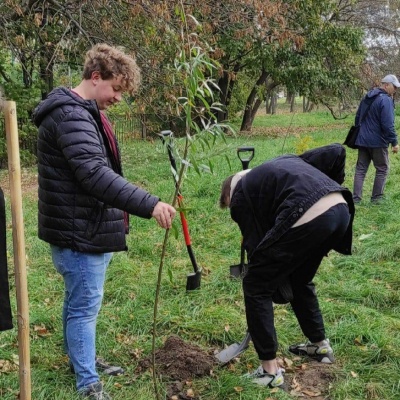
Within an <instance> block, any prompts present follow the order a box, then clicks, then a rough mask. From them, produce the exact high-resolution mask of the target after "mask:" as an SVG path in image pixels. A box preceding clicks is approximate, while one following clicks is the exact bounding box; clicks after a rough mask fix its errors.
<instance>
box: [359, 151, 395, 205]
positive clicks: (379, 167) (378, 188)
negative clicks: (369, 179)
mask: <svg viewBox="0 0 400 400" xmlns="http://www.w3.org/2000/svg"><path fill="white" fill-rule="evenodd" d="M371 161H372V163H373V164H374V167H375V179H374V186H373V188H372V194H371V200H372V201H376V200H380V199H381V198H382V197H383V190H384V189H385V184H386V178H387V176H388V174H389V150H388V148H387V147H383V148H380V147H379V148H367V147H360V148H359V149H358V158H357V164H356V172H355V174H354V191H353V198H354V200H355V201H360V200H361V198H362V190H363V186H364V180H365V176H366V174H367V171H368V168H369V165H370V164H371Z"/></svg>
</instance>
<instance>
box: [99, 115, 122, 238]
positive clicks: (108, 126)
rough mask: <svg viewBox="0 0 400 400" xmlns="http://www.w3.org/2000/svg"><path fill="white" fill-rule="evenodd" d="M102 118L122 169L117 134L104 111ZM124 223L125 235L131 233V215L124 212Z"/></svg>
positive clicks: (111, 147) (116, 159) (114, 153)
mask: <svg viewBox="0 0 400 400" xmlns="http://www.w3.org/2000/svg"><path fill="white" fill-rule="evenodd" d="M100 116H101V123H102V124H103V128H104V132H105V133H106V136H107V139H108V144H109V145H110V149H111V152H112V155H113V157H114V159H115V162H116V163H117V164H119V167H120V168H121V161H120V157H119V151H118V145H117V138H116V137H115V133H114V130H113V128H112V125H111V122H110V121H109V120H108V118H107V117H106V115H105V114H104V113H103V112H102V111H100ZM124 222H125V233H129V214H128V213H127V212H126V211H124Z"/></svg>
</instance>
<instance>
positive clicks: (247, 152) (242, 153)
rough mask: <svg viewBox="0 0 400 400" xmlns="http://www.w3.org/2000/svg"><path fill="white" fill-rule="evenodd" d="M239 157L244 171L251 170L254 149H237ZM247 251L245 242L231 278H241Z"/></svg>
mask: <svg viewBox="0 0 400 400" xmlns="http://www.w3.org/2000/svg"><path fill="white" fill-rule="evenodd" d="M237 155H238V157H239V160H240V161H241V162H242V169H243V171H244V170H246V169H248V168H249V163H250V161H251V160H252V159H253V157H254V147H252V146H242V147H239V148H238V149H237ZM244 258H245V250H244V247H243V240H242V243H241V245H240V264H235V265H231V266H230V267H229V275H230V277H231V278H240V276H241V275H242V273H243V269H244V267H245V261H244Z"/></svg>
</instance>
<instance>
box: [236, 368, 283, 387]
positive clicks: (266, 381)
mask: <svg viewBox="0 0 400 400" xmlns="http://www.w3.org/2000/svg"><path fill="white" fill-rule="evenodd" d="M284 372H285V370H284V369H283V368H279V370H278V372H277V373H276V375H274V374H269V373H268V372H265V371H264V369H263V367H262V365H260V366H259V367H258V368H257V369H256V370H255V371H254V372H251V373H248V374H245V375H243V377H244V378H249V379H251V380H252V382H254V383H257V385H261V386H268V387H270V388H274V387H277V386H281V385H283V382H284V381H285V380H284V378H283V373H284Z"/></svg>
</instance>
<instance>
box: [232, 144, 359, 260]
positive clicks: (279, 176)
mask: <svg viewBox="0 0 400 400" xmlns="http://www.w3.org/2000/svg"><path fill="white" fill-rule="evenodd" d="M345 157H346V152H345V149H344V148H343V146H342V145H340V144H332V145H328V146H324V147H320V148H317V149H313V150H310V151H307V152H306V153H304V154H302V155H300V156H296V155H284V156H280V157H277V158H274V159H272V160H269V161H267V162H265V163H263V164H261V165H259V166H258V167H255V168H253V169H252V170H251V171H250V172H249V173H248V174H247V175H245V176H244V177H243V178H242V179H241V180H240V181H239V182H238V184H237V185H236V188H235V189H234V191H233V194H232V199H231V204H230V211H231V217H232V219H233V220H234V221H235V222H236V223H237V224H238V225H239V228H240V230H241V233H242V236H243V245H244V248H245V249H246V251H247V253H248V255H249V261H251V258H252V257H253V256H255V255H256V254H257V252H258V251H263V250H265V249H266V248H267V247H269V246H271V245H272V244H273V243H275V242H276V241H277V240H279V238H280V237H282V235H283V234H285V232H287V231H288V230H289V229H290V228H291V227H292V226H293V224H294V223H295V222H296V221H298V220H299V219H300V218H301V216H302V215H303V214H304V213H305V212H306V211H307V210H308V209H309V208H310V207H311V206H312V205H313V204H315V203H316V202H317V201H318V200H320V199H321V198H322V197H323V196H325V195H327V194H328V193H332V192H341V193H342V194H343V196H344V198H345V200H346V202H347V203H348V205H349V211H350V214H351V222H350V224H349V227H348V229H347V232H346V235H345V238H344V239H343V242H342V243H338V245H337V246H336V247H335V250H337V251H339V252H341V253H343V254H351V245H352V223H353V218H354V213H355V209H354V203H353V199H352V195H351V192H350V191H349V190H348V189H346V188H344V187H343V186H341V184H342V183H343V181H344V177H345V174H344V167H345Z"/></svg>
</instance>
